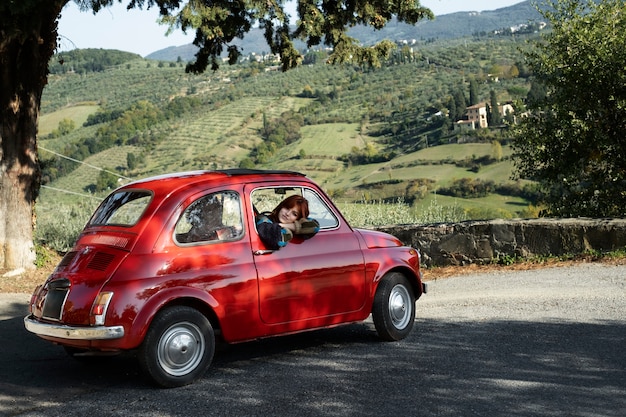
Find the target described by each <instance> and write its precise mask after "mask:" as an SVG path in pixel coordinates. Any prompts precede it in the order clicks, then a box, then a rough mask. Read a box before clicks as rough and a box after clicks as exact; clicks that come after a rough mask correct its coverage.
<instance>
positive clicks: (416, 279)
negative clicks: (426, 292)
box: [374, 266, 423, 300]
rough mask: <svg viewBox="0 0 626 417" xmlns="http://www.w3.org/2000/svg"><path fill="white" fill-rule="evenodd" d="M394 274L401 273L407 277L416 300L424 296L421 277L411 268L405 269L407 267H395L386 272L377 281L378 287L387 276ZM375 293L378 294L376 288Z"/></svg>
mask: <svg viewBox="0 0 626 417" xmlns="http://www.w3.org/2000/svg"><path fill="white" fill-rule="evenodd" d="M394 272H397V273H400V274H402V275H404V276H405V277H407V279H408V280H409V283H410V284H411V289H412V290H413V295H414V296H415V299H416V300H417V299H418V298H420V297H421V296H422V293H423V291H422V280H421V276H419V275H417V274H415V271H413V270H412V269H411V268H408V267H405V266H395V267H393V268H391V269H389V270H387V271H385V272H384V273H382V274H380V276H379V277H378V279H377V280H376V287H378V283H380V280H381V279H382V278H383V277H384V276H385V275H387V274H391V273H394ZM374 292H376V288H374Z"/></svg>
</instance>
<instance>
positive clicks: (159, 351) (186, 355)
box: [138, 306, 215, 388]
mask: <svg viewBox="0 0 626 417" xmlns="http://www.w3.org/2000/svg"><path fill="white" fill-rule="evenodd" d="M214 353H215V333H214V331H213V327H212V326H211V323H210V322H209V320H208V319H207V318H206V317H205V316H204V315H203V314H202V313H200V312H199V311H198V310H195V309H193V308H190V307H184V306H176V307H170V308H167V309H165V310H163V311H161V312H159V314H157V316H156V317H155V318H154V320H153V322H152V324H151V325H150V328H149V329H148V332H147V333H146V337H145V339H144V340H143V343H142V344H141V346H140V348H139V352H138V360H139V365H140V366H141V369H142V370H143V371H144V373H146V375H148V376H149V377H150V378H151V379H152V381H154V382H155V383H156V384H158V385H160V386H162V387H167V388H171V387H180V386H183V385H187V384H190V383H192V382H194V381H195V380H197V379H198V378H200V377H201V376H202V375H204V373H205V372H206V371H207V369H208V368H209V366H210V365H211V361H212V360H213V354H214Z"/></svg>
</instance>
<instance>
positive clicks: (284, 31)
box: [76, 0, 434, 73]
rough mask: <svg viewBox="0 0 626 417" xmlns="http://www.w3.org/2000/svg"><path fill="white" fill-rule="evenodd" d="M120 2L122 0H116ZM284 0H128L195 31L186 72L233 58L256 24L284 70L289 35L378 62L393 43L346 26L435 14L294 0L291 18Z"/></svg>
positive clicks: (95, 6) (291, 54) (336, 57)
mask: <svg viewBox="0 0 626 417" xmlns="http://www.w3.org/2000/svg"><path fill="white" fill-rule="evenodd" d="M115 1H116V0H77V1H76V2H77V3H78V4H79V6H80V7H81V8H82V9H83V10H88V9H92V10H93V11H94V12H98V11H99V10H100V9H101V8H102V7H106V6H110V5H112V4H113V3H114V2H115ZM117 1H118V2H119V3H122V2H123V0H117ZM286 3H287V2H286V1H285V0H239V1H230V0H130V1H129V3H128V6H127V7H128V9H131V8H136V7H138V8H142V7H147V8H150V7H158V8H159V13H160V15H161V16H162V19H161V21H162V23H165V24H168V25H169V27H170V31H171V30H176V29H180V30H182V31H184V32H187V31H195V33H196V36H195V39H194V41H193V44H194V45H195V46H197V47H198V48H199V51H198V53H197V54H196V61H195V62H193V63H190V64H189V65H188V66H187V71H189V72H195V73H199V72H203V71H205V70H206V69H207V67H208V66H209V65H210V66H211V68H212V69H216V68H217V67H218V66H219V62H220V60H219V58H220V55H221V54H222V52H224V51H226V52H227V53H228V57H229V62H230V63H234V62H236V61H237V58H238V57H239V56H240V54H241V51H240V50H239V49H238V48H237V46H235V45H233V44H231V42H232V41H233V40H234V39H235V38H243V37H244V36H245V34H246V33H247V32H249V31H250V29H251V28H252V27H253V26H254V25H258V26H259V27H260V28H261V29H262V30H263V32H264V36H265V40H266V41H267V43H268V45H269V47H270V50H271V52H272V53H274V54H278V55H280V57H281V62H282V67H283V70H288V69H290V68H294V67H296V66H297V65H298V64H300V63H301V60H302V56H301V53H300V52H299V51H298V50H297V49H296V48H295V46H294V43H293V41H294V40H296V39H298V40H301V41H304V42H305V43H306V45H307V47H312V46H316V45H320V44H323V45H326V46H328V47H331V48H332V50H333V52H332V54H331V56H330V61H331V62H345V61H354V62H364V63H368V64H370V65H373V66H378V65H379V64H380V58H381V56H385V55H387V54H388V53H389V52H390V50H391V49H392V48H393V47H394V45H393V43H392V42H390V41H383V42H380V43H379V44H378V45H374V46H363V45H359V44H358V42H357V41H356V40H355V39H353V38H351V37H349V36H348V35H347V34H346V31H347V29H348V28H350V27H353V26H356V25H367V26H371V27H373V28H375V29H382V28H383V27H384V26H385V25H386V24H387V23H388V22H389V20H390V19H391V18H392V17H394V16H395V17H396V19H397V20H398V21H399V22H405V23H409V24H414V23H416V22H418V21H419V20H422V19H433V18H434V15H433V13H432V12H431V11H430V10H429V9H427V8H424V7H421V6H420V4H419V1H416V0H359V1H349V0H332V1H318V0H297V7H296V12H297V14H298V20H297V22H296V24H295V26H292V25H291V24H290V20H291V16H289V14H287V13H286V11H285V4H286Z"/></svg>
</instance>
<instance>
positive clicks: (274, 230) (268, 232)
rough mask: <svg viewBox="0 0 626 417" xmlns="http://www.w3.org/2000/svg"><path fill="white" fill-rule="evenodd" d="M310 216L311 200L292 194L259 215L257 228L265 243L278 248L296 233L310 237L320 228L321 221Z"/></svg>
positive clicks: (269, 246) (274, 248)
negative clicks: (269, 210)
mask: <svg viewBox="0 0 626 417" xmlns="http://www.w3.org/2000/svg"><path fill="white" fill-rule="evenodd" d="M308 217H309V202H308V201H307V200H306V198H304V197H301V196H299V195H292V196H289V197H287V198H285V199H284V200H283V201H281V203H280V204H279V205H278V206H276V208H275V209H274V210H272V212H270V213H263V214H260V215H259V216H257V222H256V228H257V231H258V232H259V236H260V237H261V240H262V241H263V243H265V245H266V246H267V247H268V248H269V249H272V250H276V249H280V248H281V247H283V246H285V245H286V244H287V242H289V241H290V240H291V239H292V238H293V236H294V235H298V236H300V237H303V238H305V239H308V238H310V237H313V235H315V234H316V233H317V232H318V231H319V230H320V227H319V223H318V222H317V221H316V220H315V219H309V218H308Z"/></svg>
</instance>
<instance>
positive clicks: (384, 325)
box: [372, 272, 415, 341]
mask: <svg viewBox="0 0 626 417" xmlns="http://www.w3.org/2000/svg"><path fill="white" fill-rule="evenodd" d="M372 319H373V320H374V326H375V327H376V332H377V333H378V335H379V336H380V337H381V338H382V339H385V340H389V341H393V340H401V339H404V338H405V337H407V336H408V335H409V333H411V329H413V323H414V321H415V295H414V294H413V290H412V288H411V285H410V283H409V280H408V279H407V278H406V277H405V276H404V275H402V274H400V273H398V272H392V273H389V274H386V275H385V276H384V277H383V278H382V279H381V281H380V283H379V284H378V288H377V289H376V294H375V295H374V304H373V306H372Z"/></svg>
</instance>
